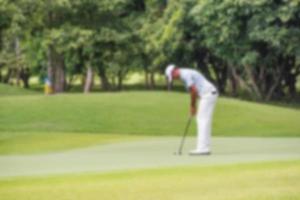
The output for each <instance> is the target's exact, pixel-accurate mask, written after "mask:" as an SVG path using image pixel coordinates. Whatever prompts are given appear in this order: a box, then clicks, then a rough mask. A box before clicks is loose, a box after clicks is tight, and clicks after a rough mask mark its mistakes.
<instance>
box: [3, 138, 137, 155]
mask: <svg viewBox="0 0 300 200" xmlns="http://www.w3.org/2000/svg"><path fill="white" fill-rule="evenodd" d="M139 138H140V137H137V136H127V135H116V134H91V133H48V134H40V133H1V134H0V155H1V154H6V155H7V154H33V153H47V152H53V151H63V150H68V149H73V148H81V147H87V146H91V145H96V144H97V145H99V144H109V143H116V142H121V141H127V140H136V139H139Z"/></svg>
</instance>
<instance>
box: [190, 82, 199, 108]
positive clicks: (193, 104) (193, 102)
mask: <svg viewBox="0 0 300 200" xmlns="http://www.w3.org/2000/svg"><path fill="white" fill-rule="evenodd" d="M189 90H190V94H191V108H196V100H197V96H198V94H197V90H196V87H195V86H194V85H192V86H191V87H190V89H189Z"/></svg>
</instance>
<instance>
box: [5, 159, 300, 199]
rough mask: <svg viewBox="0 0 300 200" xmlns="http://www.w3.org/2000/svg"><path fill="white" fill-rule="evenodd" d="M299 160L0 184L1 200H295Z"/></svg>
mask: <svg viewBox="0 0 300 200" xmlns="http://www.w3.org/2000/svg"><path fill="white" fill-rule="evenodd" d="M299 169H300V161H287V162H271V163H256V164H239V165H223V166H209V167H208V166H206V167H203V166H202V167H197V166H193V167H179V168H178V167H177V168H167V169H166V168H164V169H156V170H139V171H127V172H119V173H109V174H88V175H72V176H71V175H64V176H53V177H43V178H15V179H9V180H0V196H1V199H5V200H15V199H30V200H52V199H59V200H73V199H76V200H86V199H89V200H93V199H95V200H98V199H101V200H127V199H128V200H129V199H130V200H153V199H163V200H187V199H188V200H199V199H209V200H225V199H226V200H253V199H255V200H271V199H272V200H273V199H276V200H277V199H278V200H279V199H282V200H286V199H295V200H296V199H300V193H299V191H300V190H299V189H300V170H299Z"/></svg>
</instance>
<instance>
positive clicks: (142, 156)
mask: <svg viewBox="0 0 300 200" xmlns="http://www.w3.org/2000/svg"><path fill="white" fill-rule="evenodd" d="M179 141H180V138H178V137H156V138H148V139H145V140H142V141H131V142H129V141H127V142H122V143H116V144H107V145H98V146H91V147H89V148H82V149H75V150H70V151H65V152H60V153H49V154H38V155H6V156H0V177H1V178H8V177H16V176H35V175H37V176H46V175H53V174H65V173H83V172H111V171H122V170H127V169H143V168H159V167H171V166H185V165H194V164H197V165H216V164H227V163H228V164H229V163H244V162H254V161H272V160H290V159H296V160H297V159H300V138H247V137H240V138H239V137H235V138H230V137H227V138H222V137H217V138H213V154H212V155H211V156H204V157H203V156H202V157H191V156H188V155H187V150H188V149H192V148H193V147H194V143H195V139H194V138H187V141H186V145H185V147H186V148H185V150H184V151H185V153H184V154H183V155H182V156H175V155H174V154H173V153H174V151H176V149H177V147H178V143H179Z"/></svg>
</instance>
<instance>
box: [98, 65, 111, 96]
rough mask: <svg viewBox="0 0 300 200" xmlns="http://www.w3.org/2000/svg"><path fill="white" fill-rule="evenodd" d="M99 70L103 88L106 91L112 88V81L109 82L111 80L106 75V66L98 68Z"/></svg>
mask: <svg viewBox="0 0 300 200" xmlns="http://www.w3.org/2000/svg"><path fill="white" fill-rule="evenodd" d="M98 71H99V77H100V81H101V87H102V89H103V90H104V91H106V90H109V89H110V83H109V80H108V78H107V76H106V71H105V68H103V67H100V68H98Z"/></svg>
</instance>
